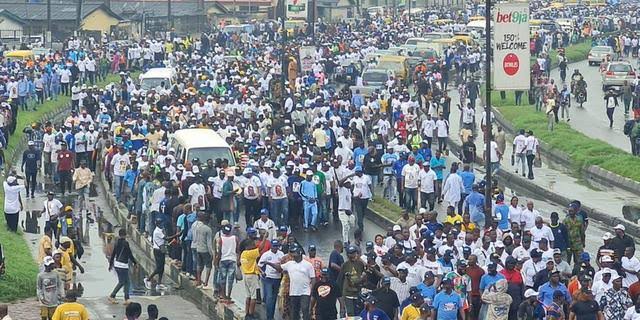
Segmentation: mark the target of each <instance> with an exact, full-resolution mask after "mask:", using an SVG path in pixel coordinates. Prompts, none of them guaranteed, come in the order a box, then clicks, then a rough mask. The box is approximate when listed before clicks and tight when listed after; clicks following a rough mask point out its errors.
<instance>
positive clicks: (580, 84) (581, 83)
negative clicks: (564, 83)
mask: <svg viewBox="0 0 640 320" xmlns="http://www.w3.org/2000/svg"><path fill="white" fill-rule="evenodd" d="M580 93H582V94H584V102H587V82H586V81H585V80H584V77H582V75H580V78H578V81H576V86H575V96H576V97H577V96H579V95H580Z"/></svg>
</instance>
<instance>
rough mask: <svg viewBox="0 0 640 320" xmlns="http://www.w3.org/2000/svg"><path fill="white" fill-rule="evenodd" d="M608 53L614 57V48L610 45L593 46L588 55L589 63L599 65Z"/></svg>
mask: <svg viewBox="0 0 640 320" xmlns="http://www.w3.org/2000/svg"><path fill="white" fill-rule="evenodd" d="M607 55H610V56H611V58H613V55H614V52H613V49H612V48H611V47H609V46H595V47H593V48H591V51H589V57H588V61H589V65H590V66H591V65H596V66H599V65H600V63H601V62H602V60H604V58H605V57H606V56H607Z"/></svg>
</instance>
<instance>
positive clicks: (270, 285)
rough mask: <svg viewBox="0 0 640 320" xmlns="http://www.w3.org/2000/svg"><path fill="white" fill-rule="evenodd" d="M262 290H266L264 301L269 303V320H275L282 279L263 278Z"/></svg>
mask: <svg viewBox="0 0 640 320" xmlns="http://www.w3.org/2000/svg"><path fill="white" fill-rule="evenodd" d="M262 290H263V292H264V301H265V303H266V304H267V320H273V316H274V314H275V312H276V301H277V300H278V291H279V290H280V279H272V278H263V279H262Z"/></svg>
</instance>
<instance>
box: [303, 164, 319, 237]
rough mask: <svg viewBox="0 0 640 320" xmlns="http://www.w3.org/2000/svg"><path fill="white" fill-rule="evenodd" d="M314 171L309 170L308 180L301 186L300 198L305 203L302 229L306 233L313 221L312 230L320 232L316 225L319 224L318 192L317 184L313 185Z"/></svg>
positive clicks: (307, 173)
mask: <svg viewBox="0 0 640 320" xmlns="http://www.w3.org/2000/svg"><path fill="white" fill-rule="evenodd" d="M312 179H313V171H311V170H307V172H306V180H304V181H302V183H301V184H300V197H302V200H303V201H304V207H303V208H304V217H303V218H304V221H303V222H302V227H303V228H304V230H305V231H307V230H308V229H309V221H311V229H313V231H316V230H318V229H317V228H316V224H317V223H318V204H317V202H318V190H317V188H316V184H315V183H313V181H312Z"/></svg>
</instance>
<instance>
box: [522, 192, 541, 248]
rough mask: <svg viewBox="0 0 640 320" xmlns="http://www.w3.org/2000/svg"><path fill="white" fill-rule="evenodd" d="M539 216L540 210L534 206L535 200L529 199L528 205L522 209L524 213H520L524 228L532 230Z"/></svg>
mask: <svg viewBox="0 0 640 320" xmlns="http://www.w3.org/2000/svg"><path fill="white" fill-rule="evenodd" d="M538 216H540V212H538V210H536V209H534V208H533V201H531V200H529V201H527V207H526V208H525V209H523V210H522V214H521V215H520V224H521V227H522V230H524V231H530V230H531V229H532V228H533V227H534V226H535V222H536V218H537V217H538ZM534 248H535V247H534Z"/></svg>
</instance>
